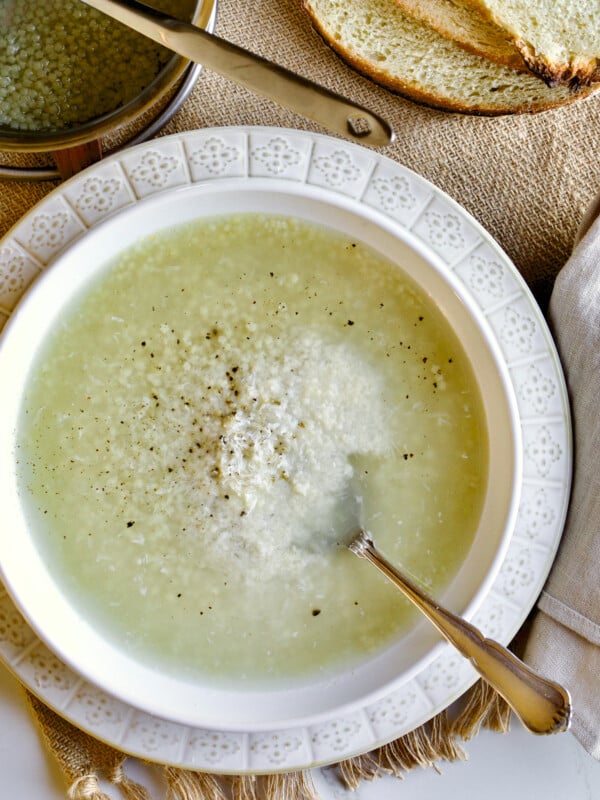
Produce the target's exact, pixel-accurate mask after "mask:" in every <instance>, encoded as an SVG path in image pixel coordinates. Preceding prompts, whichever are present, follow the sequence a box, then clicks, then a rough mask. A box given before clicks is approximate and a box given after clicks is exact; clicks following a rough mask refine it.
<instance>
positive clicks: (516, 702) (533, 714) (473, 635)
mask: <svg viewBox="0 0 600 800" xmlns="http://www.w3.org/2000/svg"><path fill="white" fill-rule="evenodd" d="M348 547H349V549H350V550H351V551H352V552H353V553H354V554H355V555H357V556H359V557H360V558H366V559H367V561H370V562H371V564H374V565H375V566H376V567H377V569H379V570H380V571H381V572H382V573H383V574H384V575H385V576H386V577H387V578H388V579H389V580H390V581H392V583H393V584H395V585H396V586H397V587H398V589H400V591H401V592H403V594H404V595H405V596H406V597H407V598H408V599H409V600H410V601H411V602H412V603H414V604H415V605H416V606H417V608H418V609H419V610H420V611H422V612H423V614H425V616H426V617H427V618H428V619H429V620H430V621H431V622H432V623H433V624H434V625H435V627H436V628H437V629H438V631H439V632H440V633H441V634H442V636H444V638H445V639H447V640H448V641H449V642H450V644H452V645H454V647H456V649H457V650H458V651H459V653H461V655H463V656H464V657H465V658H467V659H469V661H470V662H471V664H472V665H473V667H474V668H475V669H476V670H477V672H478V673H479V674H480V675H481V677H482V678H484V679H485V680H486V681H487V682H488V683H489V684H490V685H491V686H493V687H494V689H496V691H497V692H498V693H499V694H501V695H502V697H503V698H504V699H505V700H506V702H507V703H508V704H509V706H510V707H511V708H512V710H513V711H514V712H515V714H516V715H517V717H519V719H520V720H521V722H522V723H523V725H524V726H525V727H526V728H528V729H529V730H530V731H531V732H532V733H559V732H561V731H565V730H567V729H568V727H569V724H570V720H571V698H570V696H569V693H568V691H567V690H566V689H564V688H563V687H562V686H560V685H559V684H558V683H555V682H554V681H551V680H548V679H547V678H543V677H542V676H541V675H539V674H538V673H537V672H535V671H534V670H533V669H531V667H528V666H527V665H526V664H524V663H523V662H522V661H520V660H519V659H518V658H517V657H516V656H515V655H513V654H512V653H511V652H510V651H509V650H507V649H506V648H505V647H502V645H500V644H498V643H497V642H494V641H493V640H492V639H486V638H485V637H484V636H483V634H482V633H481V632H480V631H478V630H477V628H475V627H474V626H473V625H471V624H470V623H469V622H466V621H465V620H464V619H462V618H461V617H458V616H456V615H455V614H453V613H451V612H450V611H448V610H447V609H445V608H443V607H442V606H441V605H440V604H439V603H438V602H436V601H435V600H433V599H432V598H431V597H429V595H427V594H426V593H425V592H423V591H422V590H421V589H419V587H418V586H416V585H415V584H414V583H413V582H412V581H410V580H409V579H408V578H407V577H405V576H404V575H402V573H401V572H399V571H398V570H397V569H396V567H394V566H393V565H392V564H391V563H390V562H389V561H388V560H387V559H386V558H385V557H384V556H383V555H382V554H381V553H380V552H379V551H378V550H377V548H376V547H375V545H374V544H373V542H372V540H371V539H370V538H369V536H368V534H367V533H366V531H365V530H364V529H362V528H359V529H357V530H355V531H353V533H352V540H351V542H350V544H349V545H348Z"/></svg>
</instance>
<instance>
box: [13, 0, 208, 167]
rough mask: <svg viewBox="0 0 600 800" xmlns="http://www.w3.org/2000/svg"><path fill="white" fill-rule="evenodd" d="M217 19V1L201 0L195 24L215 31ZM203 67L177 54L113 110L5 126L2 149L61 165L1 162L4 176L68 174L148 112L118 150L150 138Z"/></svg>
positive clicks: (97, 156) (99, 153)
mask: <svg viewBox="0 0 600 800" xmlns="http://www.w3.org/2000/svg"><path fill="white" fill-rule="evenodd" d="M215 17H216V0H198V2H197V4H196V7H195V11H194V14H193V18H192V21H193V23H194V24H195V25H197V26H198V27H200V28H204V29H205V30H208V31H212V29H213V27H214V22H215ZM200 69H201V68H200V67H199V66H198V65H192V64H190V63H189V62H188V61H186V60H185V59H183V58H182V57H181V56H178V55H173V56H172V57H171V58H170V59H169V61H168V62H167V63H166V64H165V66H164V67H163V68H162V70H161V71H160V72H159V73H158V75H157V76H156V77H155V78H154V80H153V81H152V82H151V83H150V84H149V85H148V86H146V88H145V89H144V90H143V91H142V92H141V93H140V94H139V95H137V97H134V98H133V99H132V100H130V101H129V102H128V103H126V104H125V105H123V106H120V107H119V108H117V109H115V110H114V111H111V112H109V113H106V114H103V115H101V116H99V117H96V118H94V119H91V120H88V121H87V122H84V123H82V124H81V125H78V126H74V127H69V128H65V129H64V130H56V131H20V130H15V129H11V128H9V127H6V126H2V125H0V151H3V152H14V153H51V154H52V157H53V160H54V162H55V163H56V165H57V169H53V168H52V167H13V166H0V178H5V179H9V180H23V179H37V180H55V179H57V178H60V177H63V178H65V177H68V176H69V175H71V174H73V173H74V172H77V171H78V170H79V169H82V168H83V167H85V166H88V165H89V164H90V163H93V162H94V161H97V160H99V159H100V158H101V157H102V137H103V136H106V135H107V134H110V133H113V132H114V131H116V130H117V129H118V128H121V127H124V126H135V122H136V121H138V120H140V118H141V117H142V116H143V115H146V116H148V115H150V116H151V120H150V122H149V123H146V124H145V125H144V126H143V128H142V129H141V130H137V131H135V132H134V133H133V134H132V137H131V138H130V139H129V140H128V141H127V142H126V144H125V145H120V146H119V147H117V148H115V149H121V148H122V147H124V146H126V145H130V144H134V143H137V142H139V141H144V140H146V139H148V138H150V136H152V135H153V134H154V133H156V132H157V131H158V130H160V128H161V127H162V126H163V125H165V124H166V123H167V122H168V120H169V119H170V118H171V117H172V116H173V115H174V114H175V112H176V111H177V110H178V108H180V106H181V104H182V103H183V101H184V100H185V99H186V98H187V96H188V95H189V93H190V91H191V90H192V88H193V85H194V83H195V81H196V80H197V78H198V75H199V74H200ZM152 109H156V114H155V115H152V113H151V112H152Z"/></svg>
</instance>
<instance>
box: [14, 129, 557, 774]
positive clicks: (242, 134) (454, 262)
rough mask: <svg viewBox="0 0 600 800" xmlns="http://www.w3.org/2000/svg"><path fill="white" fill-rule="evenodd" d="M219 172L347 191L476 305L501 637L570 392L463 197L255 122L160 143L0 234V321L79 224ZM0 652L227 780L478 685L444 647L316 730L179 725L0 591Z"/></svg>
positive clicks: (155, 756) (546, 554) (159, 751)
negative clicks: (497, 435) (105, 681)
mask: <svg viewBox="0 0 600 800" xmlns="http://www.w3.org/2000/svg"><path fill="white" fill-rule="evenodd" d="M231 178H236V179H238V180H239V179H241V180H244V181H247V184H248V187H249V188H251V187H252V186H253V183H254V182H255V181H261V182H263V184H264V181H273V182H279V183H282V182H285V184H286V185H287V186H290V185H294V186H295V187H296V190H298V191H303V187H304V186H309V187H310V191H311V192H312V193H313V194H314V192H315V191H317V192H320V193H321V197H322V198H323V199H327V197H330V196H333V195H336V196H339V195H343V196H344V197H345V199H346V200H347V202H353V203H357V204H359V205H364V206H368V208H369V210H370V212H371V213H374V214H380V215H381V219H382V220H383V221H385V222H386V224H388V225H396V226H397V228H398V231H399V232H400V231H402V232H403V235H404V236H407V237H413V241H414V242H415V244H416V245H417V246H418V247H420V248H421V250H425V251H426V252H430V253H431V254H432V256H434V257H435V258H436V259H437V261H438V262H439V261H440V260H441V261H442V262H443V263H445V264H447V265H448V269H449V270H451V271H452V272H453V273H454V275H455V277H456V279H457V280H458V281H459V282H460V284H461V285H462V288H463V290H464V291H465V293H466V294H468V295H469V296H470V298H471V300H472V302H473V303H474V304H475V305H477V306H479V308H480V309H482V311H483V312H484V314H485V315H486V317H487V319H488V320H489V324H490V326H491V328H492V331H493V334H494V335H495V338H496V340H497V342H498V346H499V349H500V350H501V352H502V354H503V358H504V359H505V361H506V364H507V366H508V369H509V372H510V375H511V379H512V381H513V384H514V387H515V393H516V396H517V401H518V405H519V411H520V415H521V428H522V438H523V444H524V478H523V485H522V491H521V501H520V506H519V511H518V515H517V520H516V524H515V530H514V535H513V537H512V539H511V541H510V543H509V547H508V551H507V553H506V554H505V557H504V560H503V562H502V565H501V569H500V571H499V574H498V575H497V577H496V580H495V581H494V583H493V585H492V587H491V589H490V591H489V594H488V595H487V596H486V597H485V599H484V601H483V604H482V606H481V608H480V609H479V611H478V613H477V623H478V624H479V626H480V627H481V628H483V629H484V631H486V632H488V633H489V634H490V635H493V636H497V637H499V638H500V639H501V641H504V642H508V641H509V640H510V638H512V636H513V635H514V633H515V632H516V631H517V629H518V627H519V626H520V625H521V624H522V622H523V620H524V619H525V617H526V616H527V613H528V612H529V610H530V609H531V607H532V605H533V603H534V602H535V599H536V597H537V595H538V594H539V591H540V589H541V587H542V585H543V583H544V581H545V578H546V576H547V574H548V572H549V570H550V567H551V564H552V560H553V557H554V553H555V552H556V548H557V547H558V542H559V540H560V536H561V533H562V526H563V523H564V517H565V513H566V505H567V501H568V496H569V487H570V470H571V440H570V429H569V418H568V399H567V394H566V389H565V384H564V379H563V376H562V372H561V369H560V364H559V361H558V356H557V354H556V349H555V347H554V345H553V343H552V339H551V336H550V334H549V332H548V329H547V326H546V323H545V321H544V318H543V316H542V314H541V312H540V310H539V308H538V307H537V305H536V304H535V302H534V301H533V300H532V298H531V295H530V293H529V291H528V290H527V288H526V286H525V284H524V283H523V280H522V278H521V277H520V276H519V274H518V273H517V271H516V269H515V267H514V266H513V265H512V263H511V262H510V260H509V259H508V257H507V256H506V255H505V254H504V253H503V252H502V251H501V250H500V248H499V247H498V246H497V245H496V243H495V242H494V241H493V239H492V238H491V237H490V236H489V234H487V233H486V232H485V231H484V230H483V229H482V228H481V227H480V226H479V225H478V223H477V222H476V221H475V220H474V219H473V218H472V217H470V215H469V214H467V212H465V211H464V210H463V209H462V208H461V207H460V206H458V205H457V204H456V203H455V202H454V201H452V200H451V199H450V198H448V197H447V196H446V195H444V194H443V193H442V192H441V191H440V190H438V189H437V188H436V187H435V186H433V185H432V184H430V183H429V182H427V181H426V180H424V179H423V178H421V177H419V176H418V175H416V174H415V173H413V172H411V171H410V170H407V169H405V168H404V167H402V166H401V165H399V164H397V163H395V162H393V161H391V160H389V159H387V158H385V157H383V156H380V155H378V154H376V153H375V152H373V151H370V150H367V149H366V148H361V147H358V146H357V145H354V144H349V143H346V142H343V141H339V140H337V139H333V138H330V137H327V136H321V135H317V134H312V133H304V132H301V131H295V130H284V129H276V128H260V127H249V128H243V127H232V128H219V129H207V130H199V131H193V132H188V133H186V134H179V135H175V136H170V137H164V138H160V139H157V140H154V141H152V142H148V143H146V144H143V145H139V146H137V147H134V148H131V149H129V150H126V151H124V152H123V153H121V154H116V155H114V156H112V157H110V158H108V159H106V160H105V161H103V162H101V163H100V164H98V165H95V166H93V167H90V168H89V169H88V170H85V171H84V172H83V173H81V174H80V175H78V176H76V177H74V178H72V179H71V180H70V181H68V182H66V183H65V184H63V185H62V186H60V187H58V189H56V190H55V191H54V192H52V193H51V194H50V195H49V196H48V197H47V198H46V199H45V200H43V201H42V202H41V203H39V204H38V205H37V206H36V207H35V208H33V209H32V210H31V211H30V212H29V213H28V214H27V215H26V216H25V217H24V218H23V220H21V222H20V223H18V225H16V226H15V228H14V229H13V230H12V231H11V232H9V234H8V235H7V236H6V237H5V238H4V240H3V241H2V242H0V327H1V326H2V325H3V324H4V322H5V321H6V319H7V318H8V317H9V316H10V313H11V311H12V309H13V308H14V306H15V305H16V303H17V301H18V299H19V297H20V296H21V294H22V293H23V292H24V291H25V290H26V289H27V287H28V285H29V284H30V283H31V281H33V280H35V278H36V276H37V275H38V274H39V273H40V272H41V271H42V270H43V269H44V268H45V266H46V265H47V264H49V263H51V262H52V260H53V259H54V258H55V257H56V256H57V255H58V253H60V252H61V251H62V250H64V249H65V248H66V247H68V246H69V245H70V244H71V243H73V242H74V241H76V239H78V238H79V237H80V236H81V235H82V234H83V233H84V232H85V230H87V229H88V228H91V227H93V226H95V225H97V224H98V223H101V222H102V221H103V220H104V219H106V218H107V217H109V216H110V215H111V214H114V213H118V211H119V209H120V208H123V207H125V206H128V205H131V204H135V203H137V202H140V200H143V198H144V197H145V196H148V195H152V194H154V193H156V192H162V191H169V190H171V189H173V188H178V187H182V186H186V185H188V184H190V183H201V182H203V181H220V180H224V181H226V180H228V179H231ZM0 657H1V658H2V659H3V660H4V661H5V662H6V664H7V665H8V666H9V668H10V669H11V670H12V671H13V672H14V673H15V674H16V675H17V677H19V678H20V680H21V681H22V682H23V683H24V684H25V685H26V686H27V687H28V688H29V689H31V691H33V692H34V693H36V694H38V695H39V696H40V697H41V699H42V700H44V701H45V702H46V703H47V704H48V705H50V706H52V707H53V708H55V709H56V710H57V711H58V712H59V713H61V714H62V715H63V716H64V717H65V718H67V719H68V720H70V721H71V722H73V723H74V724H75V725H78V726H79V727H81V728H83V729H84V730H86V731H88V732H89V733H91V734H94V735H96V736H98V737H99V738H101V739H103V740H105V741H108V742H113V743H114V744H116V745H117V746H119V747H121V748H122V749H123V750H125V751H126V752H128V753H132V754H134V755H138V756H141V757H142V758H146V759H148V760H154V761H163V762H166V763H171V764H175V765H178V766H184V767H186V766H187V767H190V768H193V769H203V770H210V771H212V772H223V773H252V772H257V773H258V772H274V771H278V770H280V771H287V770H290V769H299V768H305V767H310V766H314V765H317V764H326V763H331V762H335V761H339V760H341V759H344V758H347V757H349V756H351V755H353V754H355V753H358V752H364V751H365V750H368V749H370V748H372V747H374V746H376V745H379V744H383V743H384V742H387V741H390V740H392V739H394V738H397V737H398V736H401V735H402V734H403V733H406V732H407V731H409V730H412V729H413V728H415V727H417V726H418V725H420V724H422V723H423V722H425V721H427V720H428V719H430V718H431V717H432V716H434V715H435V714H436V713H438V712H439V711H441V710H443V709H444V708H446V707H447V705H448V704H449V703H451V702H452V701H453V700H454V699H455V698H456V697H458V696H459V695H460V694H462V693H463V692H464V691H465V690H466V689H467V688H468V687H469V686H470V685H471V684H472V682H473V681H474V680H475V677H476V676H475V673H474V672H473V670H472V668H471V667H470V666H469V664H468V663H466V662H465V661H464V659H460V658H459V657H458V656H456V654H455V653H454V652H453V651H452V649H451V648H450V647H449V646H445V645H442V646H441V648H440V651H439V655H438V656H436V657H435V658H434V660H433V661H432V662H431V663H429V664H428V665H427V666H425V667H424V668H423V669H421V670H420V671H419V672H417V674H416V675H415V676H414V677H413V678H411V679H410V680H407V681H406V683H405V684H403V685H401V686H400V687H396V689H395V690H394V691H392V692H390V693H388V694H385V695H384V696H383V697H380V698H378V699H375V700H372V701H371V702H367V703H365V706H364V708H362V709H361V710H360V711H358V712H357V713H353V714H348V715H340V716H334V717H332V718H331V719H328V720H326V721H324V722H323V723H322V724H320V725H316V726H312V727H310V728H305V727H302V726H297V727H293V728H291V729H288V730H280V731H267V732H264V731H263V732H260V733H258V732H257V733H255V734H241V733H239V732H235V731H212V730H200V729H190V728H187V727H185V726H180V725H177V724H174V723H172V722H168V721H164V720H162V719H158V718H154V717H151V716H148V715H147V714H142V713H141V712H139V711H136V710H135V709H132V708H130V707H128V706H126V705H125V704H124V703H122V702H120V701H119V700H117V699H115V698H113V697H111V696H109V695H107V694H105V693H103V692H101V691H99V690H98V689H96V688H95V687H93V686H90V685H88V684H86V683H85V682H84V681H82V680H81V679H80V678H79V677H78V676H76V675H74V674H73V673H72V672H71V671H70V670H69V668H68V667H67V666H65V665H64V664H62V663H61V662H60V660H59V659H57V658H56V656H54V655H53V654H52V653H51V652H50V651H48V650H47V649H46V648H45V646H44V645H42V643H41V642H40V641H39V640H38V639H37V637H36V636H35V634H34V633H33V632H32V631H31V630H30V628H29V627H28V626H27V624H26V623H25V621H24V620H23V618H22V617H21V615H20V614H19V613H18V612H17V610H16V609H15V608H14V605H13V604H12V601H11V600H10V598H9V596H8V595H7V594H6V592H4V591H3V590H2V588H1V587H0Z"/></svg>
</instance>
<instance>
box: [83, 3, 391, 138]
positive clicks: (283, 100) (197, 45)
mask: <svg viewBox="0 0 600 800" xmlns="http://www.w3.org/2000/svg"><path fill="white" fill-rule="evenodd" d="M82 2H84V3H86V5H88V6H92V8H95V9H97V10H98V11H102V12H103V13H104V14H107V15H108V16H109V17H112V18H113V19H116V20H118V21H119V22H122V23H123V24H124V25H127V26H129V27H130V28H133V29H134V30H136V31H137V32H138V33H141V34H143V35H144V36H147V37H149V38H150V39H153V40H154V41H155V42H158V43H159V44H162V45H163V46H164V47H167V48H168V49H169V50H173V51H174V52H175V53H179V55H182V56H183V57H184V58H187V59H189V60H190V61H194V62H196V63H198V64H203V65H204V66H205V67H208V68H209V69H211V70H212V71H213V72H217V73H219V75H223V76H224V77H225V78H229V79H230V80H232V81H235V82H236V83H239V84H241V85H242V86H245V87H246V88H247V89H250V90H251V91H253V92H255V93H256V94H260V95H263V96H264V97H268V98H269V99H270V100H274V101H275V102H276V103H279V105H282V106H285V107H286V108H289V109H291V110H292V111H295V112H297V113H298V114H302V116H304V117H307V118H308V119H312V120H314V121H315V122H318V123H319V124H320V125H323V127H325V128H328V129H329V130H330V131H332V132H333V133H337V134H340V135H341V136H344V137H346V138H347V139H351V140H353V141H357V142H360V143H362V144H369V145H373V146H378V147H383V146H385V145H388V144H390V143H391V142H392V141H393V139H394V132H393V130H392V128H391V126H390V125H389V123H388V122H386V121H385V120H384V119H382V118H381V117H379V116H378V115H377V114H374V113H373V112H371V111H368V110H367V109H366V108H363V107H362V106H360V105H357V104H356V103H353V102H351V101H350V100H347V99H346V98H344V97H341V96H340V95H338V94H335V93H334V92H331V91H329V90H328V89H325V88H324V87H323V86H320V85H319V84H317V83H313V82H312V81H309V80H308V79H307V78H303V77H301V76H300V75H296V74H295V73H294V72H291V71H290V70H288V69H285V68H284V67H280V66H279V65H278V64H274V63H273V62H271V61H267V60H266V59H264V58H262V57H261V56H257V55H256V54H254V53H251V52H250V51H248V50H244V49H243V48H242V47H238V46H237V45H235V44H232V43H231V42H227V41H225V39H220V38H219V37H218V36H214V35H212V34H210V33H207V32H206V31H204V30H202V28H198V27H196V26H195V25H191V24H190V23H188V22H182V21H181V20H177V19H174V18H173V17H169V16H168V15H167V14H163V13H162V12H160V11H156V10H155V9H153V8H150V7H149V6H146V5H144V4H143V3H139V2H137V0H82Z"/></svg>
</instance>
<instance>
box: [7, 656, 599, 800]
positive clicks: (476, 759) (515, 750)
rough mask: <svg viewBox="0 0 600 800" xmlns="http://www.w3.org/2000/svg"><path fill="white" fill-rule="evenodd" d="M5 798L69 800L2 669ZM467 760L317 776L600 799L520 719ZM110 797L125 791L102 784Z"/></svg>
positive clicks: (384, 797) (413, 797) (593, 768)
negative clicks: (401, 773)
mask: <svg viewBox="0 0 600 800" xmlns="http://www.w3.org/2000/svg"><path fill="white" fill-rule="evenodd" d="M0 721H1V724H0V798H2V800H5V799H6V800H9V799H10V800H65V798H66V790H65V786H64V783H63V779H62V777H61V774H60V772H59V770H58V768H57V766H56V764H55V763H54V760H53V758H52V756H50V755H49V754H48V753H47V752H46V750H45V748H44V746H43V745H42V743H41V741H40V738H39V736H38V733H37V730H36V728H35V725H34V723H33V721H32V718H31V716H30V712H29V709H28V708H27V706H26V703H25V701H24V698H23V694H22V690H21V688H20V686H19V684H18V683H17V681H16V680H15V678H14V677H13V676H12V675H11V674H10V673H9V672H8V671H7V670H6V668H5V667H4V666H3V665H0ZM465 750H466V751H467V753H468V756H469V758H468V760H467V761H465V762H458V763H455V764H441V765H440V767H441V774H438V773H436V772H435V771H434V770H431V769H428V770H414V771H413V772H411V773H409V774H408V775H407V776H406V778H405V779H404V780H403V781H401V782H400V781H399V780H397V779H394V778H382V779H380V780H376V781H374V782H373V783H363V784H362V785H361V787H360V788H359V790H358V791H356V792H353V793H347V792H344V791H342V790H340V789H339V788H338V787H336V786H335V785H334V784H333V782H332V780H331V778H326V773H323V772H321V771H320V772H319V773H317V775H316V779H317V785H318V788H319V790H320V794H321V796H322V798H323V800H341V799H342V798H344V800H345V798H347V800H350V799H351V800H388V798H390V799H391V798H396V797H398V796H399V795H398V793H399V792H400V793H401V797H402V800H434V798H435V799H436V800H437V799H438V798H441V797H444V798H454V797H456V798H464V797H467V798H472V799H473V800H474V799H475V798H485V800H507V798H510V800H521V799H523V800H539V798H549V800H562V798H565V800H598V798H600V762H597V761H594V759H592V758H591V757H590V756H588V755H587V753H585V752H584V750H583V749H582V748H581V747H580V746H579V745H578V744H577V742H576V741H575V739H574V738H573V737H572V736H571V735H570V734H560V735H558V736H554V737H548V738H545V737H536V736H532V735H531V734H528V733H526V732H525V731H524V730H523V729H522V728H521V726H520V725H519V723H518V722H515V723H514V724H513V726H512V730H511V732H510V733H509V734H506V735H499V734H493V733H488V732H485V731H484V732H483V733H481V734H480V735H479V736H478V737H476V738H475V739H474V740H473V741H471V742H468V743H466V745H465ZM126 769H127V772H128V773H129V774H130V775H131V777H132V778H135V779H136V780H138V781H140V782H141V783H143V784H145V785H146V786H147V787H148V788H149V789H150V791H151V793H152V796H153V797H154V798H156V800H164V797H165V791H164V787H163V786H161V783H160V780H158V779H157V777H156V775H155V771H153V770H148V769H146V768H144V767H143V766H141V765H138V764H136V763H135V762H133V761H131V762H128V766H127V768H126ZM103 788H104V790H105V791H107V792H108V794H109V796H110V797H114V798H115V800H117V798H121V795H120V794H119V792H118V791H116V790H114V789H112V787H107V786H105V785H103Z"/></svg>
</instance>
